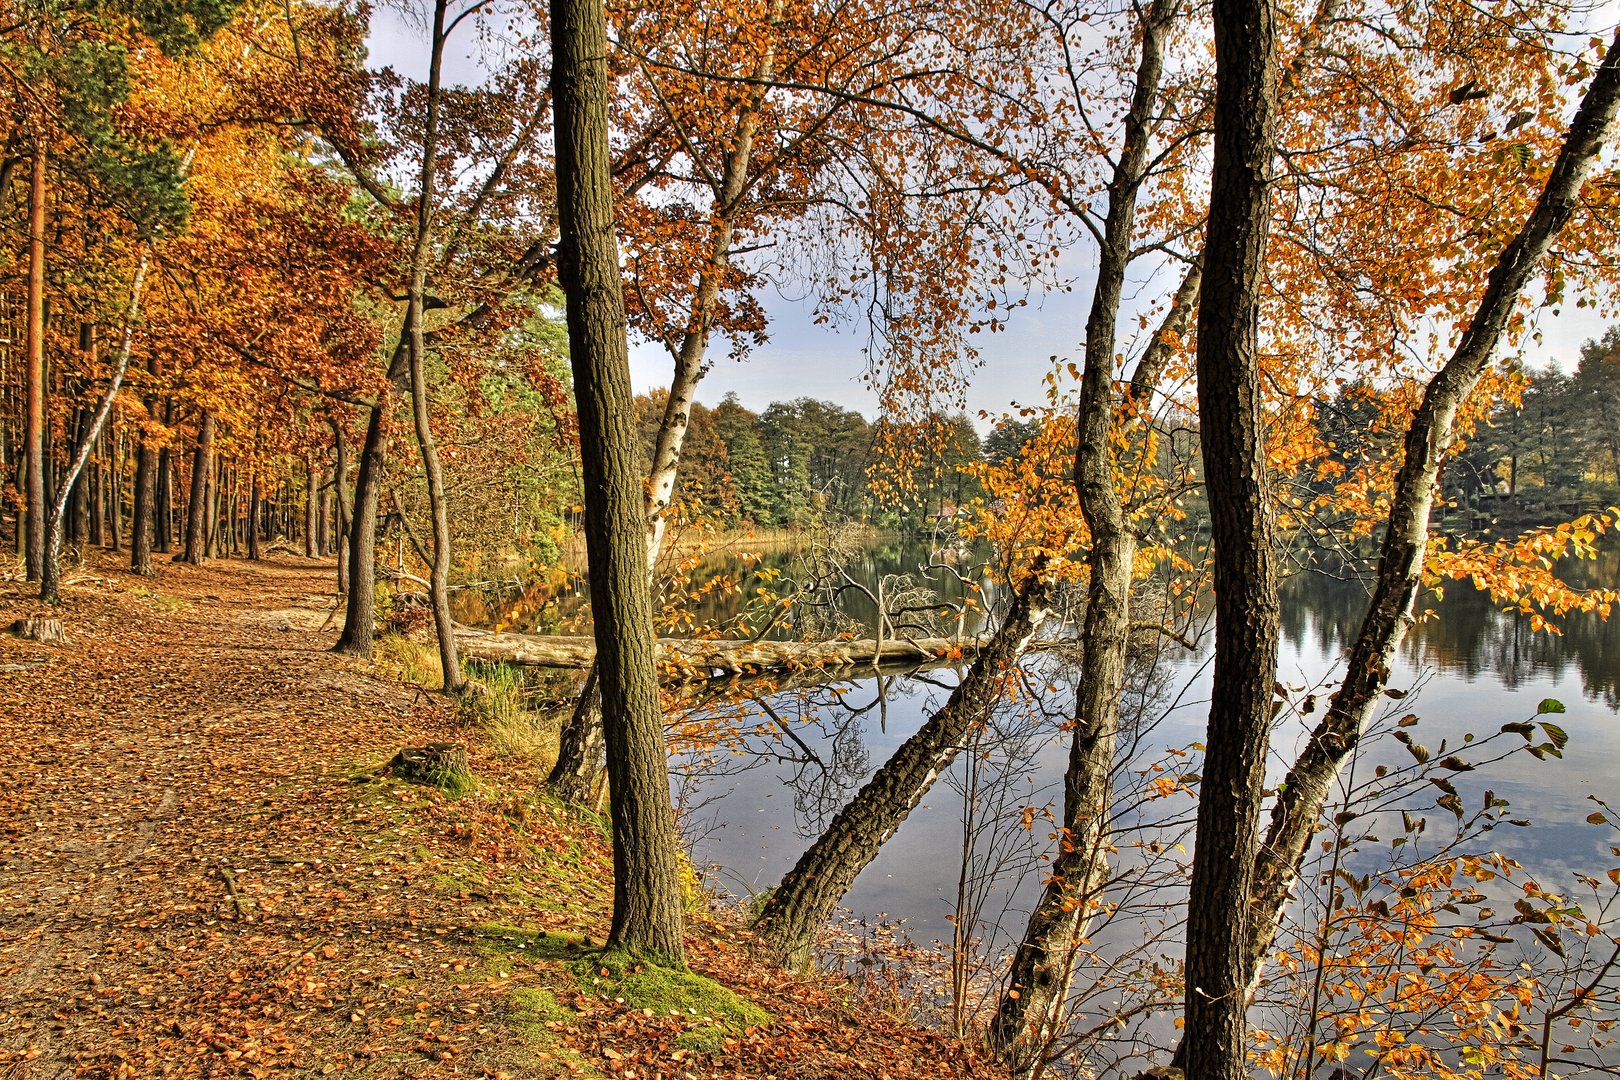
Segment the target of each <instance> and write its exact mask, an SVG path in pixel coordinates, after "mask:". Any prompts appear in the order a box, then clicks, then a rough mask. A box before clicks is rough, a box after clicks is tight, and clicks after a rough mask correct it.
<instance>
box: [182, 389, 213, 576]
mask: <svg viewBox="0 0 1620 1080" xmlns="http://www.w3.org/2000/svg"><path fill="white" fill-rule="evenodd" d="M213 468H214V413H213V411H212V410H211V409H204V410H203V414H202V419H201V420H200V421H199V422H198V424H197V445H196V448H195V449H194V450H193V451H192V456H191V495H190V497H189V498H188V499H187V500H186V548H185V550H184V551H182V552H181V553H180V558H179V560H178V561H180V562H187V563H191V564H192V565H193V566H200V565H201V564H202V561H203V559H204V558H205V557H206V555H207V552H208V477H209V474H210V473H212V472H213Z"/></svg>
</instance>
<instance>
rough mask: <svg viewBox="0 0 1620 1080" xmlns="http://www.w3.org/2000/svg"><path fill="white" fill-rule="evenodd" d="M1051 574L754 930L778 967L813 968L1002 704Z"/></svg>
mask: <svg viewBox="0 0 1620 1080" xmlns="http://www.w3.org/2000/svg"><path fill="white" fill-rule="evenodd" d="M1044 573H1045V564H1044V561H1042V562H1039V563H1037V565H1036V566H1035V567H1034V568H1033V569H1032V570H1031V573H1030V576H1029V579H1028V580H1027V582H1025V583H1024V584H1023V585H1021V586H1020V587H1019V589H1018V592H1017V594H1016V595H1015V596H1014V598H1013V603H1012V606H1011V609H1010V610H1009V611H1008V612H1007V617H1006V619H1005V620H1004V621H1003V622H1002V624H1001V626H1000V627H999V628H998V629H997V630H996V632H995V634H994V635H993V636H992V637H991V639H990V641H989V642H987V643H986V645H985V647H984V648H983V649H982V650H981V651H980V653H979V655H978V656H977V657H976V658H975V659H974V661H973V664H972V666H970V667H969V668H968V670H967V674H966V675H964V676H963V678H962V681H961V683H959V684H958V685H957V687H956V689H955V690H953V691H952V692H951V696H950V698H949V699H948V700H947V701H946V702H945V704H944V706H942V707H941V708H940V709H939V711H938V712H936V713H934V714H933V715H932V716H930V717H929V718H928V720H927V722H926V723H924V724H923V726H922V727H921V729H919V730H918V731H917V733H916V734H915V735H913V736H912V737H911V738H909V739H907V740H906V741H905V743H904V744H902V745H901V747H900V749H898V750H896V751H895V752H894V756H893V757H891V758H889V760H888V761H887V762H885V763H884V765H883V767H882V768H881V769H879V770H878V771H877V772H876V773H875V774H873V776H872V779H870V780H868V781H867V782H866V786H865V787H863V788H861V790H860V792H859V794H857V795H856V796H855V798H854V799H852V800H851V801H850V803H849V805H847V806H845V807H844V808H843V809H842V810H840V811H839V812H838V814H837V816H836V817H834V818H833V820H832V822H831V824H829V825H828V826H827V828H826V830H825V831H824V832H823V833H822V834H821V836H820V837H819V838H818V839H817V840H816V842H815V843H814V844H812V845H810V848H809V850H807V851H806V852H805V853H804V854H803V855H802V856H800V858H799V861H798V863H796V864H795V865H794V867H793V869H792V870H789V871H788V872H787V875H786V876H784V877H783V878H782V881H781V884H779V885H777V887H776V888H775V889H774V890H773V891H772V893H771V895H770V899H769V900H767V901H766V902H765V907H764V909H763V910H762V911H761V912H760V914H759V917H758V918H757V919H755V921H754V929H755V930H756V931H757V932H758V933H759V935H760V938H761V940H762V941H763V942H764V944H765V947H766V949H767V951H768V952H769V954H770V956H771V958H772V959H773V960H775V961H776V962H777V963H780V964H782V965H783V966H785V967H790V968H791V967H800V966H802V965H804V964H805V963H806V962H808V960H809V958H810V950H811V948H812V947H813V946H814V944H815V939H816V934H817V932H818V931H819V930H820V929H821V927H822V926H823V925H824V924H825V923H826V921H827V919H828V918H829V917H830V916H831V915H832V912H833V909H834V908H835V907H837V906H838V901H839V900H840V899H842V898H843V896H844V893H846V892H848V891H849V887H850V886H851V885H852V884H854V882H855V878H856V876H857V875H859V874H860V872H861V871H862V870H864V869H865V868H866V867H867V866H868V865H869V864H870V863H871V862H872V860H873V859H875V858H876V857H877V853H878V850H879V849H880V848H881V847H882V846H883V845H884V843H886V842H887V841H888V839H889V837H891V836H893V835H894V832H895V830H896V829H898V828H899V827H900V824H901V822H903V821H905V819H906V817H907V816H908V815H909V814H910V813H911V811H912V808H913V807H915V806H916V805H917V803H918V802H919V801H920V800H921V799H922V797H923V796H924V795H925V794H927V792H928V789H929V788H930V787H932V786H933V783H934V781H935V780H937V779H938V778H939V777H940V775H941V774H943V773H944V772H945V770H946V769H947V768H949V767H950V764H951V762H952V761H954V760H955V759H956V755H957V753H958V752H959V751H960V750H961V749H962V746H963V745H964V743H965V740H966V737H967V734H968V732H969V731H970V730H971V729H972V728H973V726H974V725H975V724H979V723H982V722H983V721H984V719H985V718H986V717H987V716H988V715H989V713H990V711H991V710H992V709H993V708H994V707H995V705H996V702H997V701H998V700H1000V698H1001V694H1002V690H1003V686H1004V684H1005V681H1006V680H1007V679H1008V678H1010V677H1012V676H1013V673H1014V671H1015V669H1016V667H1017V664H1018V658H1019V657H1020V656H1021V655H1022V654H1023V652H1024V650H1025V649H1026V648H1028V647H1029V643H1030V642H1031V641H1032V640H1034V638H1035V635H1036V633H1037V632H1038V631H1039V630H1040V628H1041V624H1042V623H1044V622H1045V621H1046V616H1047V603H1048V594H1049V591H1050V586H1049V585H1048V583H1047V582H1046V581H1045V580H1044V577H1043V575H1044ZM610 760H611V759H610Z"/></svg>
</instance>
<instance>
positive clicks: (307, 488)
mask: <svg viewBox="0 0 1620 1080" xmlns="http://www.w3.org/2000/svg"><path fill="white" fill-rule="evenodd" d="M320 486H321V483H320V478H319V477H318V476H316V474H315V458H314V456H313V455H310V454H305V455H304V558H306V559H313V558H315V557H316V556H317V555H319V554H320V553H321V549H320V537H319V536H318V535H317V533H316V526H315V517H316V514H315V500H316V499H318V498H319V497H320V496H319V495H318V494H317V492H318V491H319V490H320Z"/></svg>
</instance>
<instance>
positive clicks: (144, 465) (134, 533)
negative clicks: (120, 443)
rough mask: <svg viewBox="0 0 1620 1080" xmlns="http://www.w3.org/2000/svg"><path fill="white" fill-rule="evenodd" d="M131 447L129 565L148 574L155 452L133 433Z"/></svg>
mask: <svg viewBox="0 0 1620 1080" xmlns="http://www.w3.org/2000/svg"><path fill="white" fill-rule="evenodd" d="M136 440H137V448H136V450H135V512H134V516H133V519H132V520H131V522H130V538H129V568H130V569H131V570H133V571H134V572H135V573H137V574H140V575H142V576H143V577H151V576H152V574H153V573H154V572H155V571H154V570H153V569H152V537H153V535H154V530H155V528H156V526H157V521H156V513H155V511H156V509H157V499H156V498H155V496H156V494H157V493H156V491H154V490H153V489H154V487H155V486H156V483H157V451H155V450H153V449H152V447H151V446H150V445H148V444H147V441H146V439H145V437H144V436H140V435H137V436H136Z"/></svg>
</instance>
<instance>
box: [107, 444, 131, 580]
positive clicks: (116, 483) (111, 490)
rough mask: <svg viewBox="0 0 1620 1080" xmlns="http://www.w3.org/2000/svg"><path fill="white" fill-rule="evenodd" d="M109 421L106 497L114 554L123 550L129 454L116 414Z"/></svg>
mask: <svg viewBox="0 0 1620 1080" xmlns="http://www.w3.org/2000/svg"><path fill="white" fill-rule="evenodd" d="M111 423H112V424H113V446H114V449H113V459H112V467H111V468H110V469H109V470H108V492H107V497H108V516H109V517H110V518H111V520H112V550H113V554H115V555H116V554H120V553H122V552H123V550H124V462H125V459H126V458H127V457H128V456H129V444H128V442H127V440H125V438H124V432H123V430H122V427H121V426H120V425H119V424H118V418H117V416H116V415H115V416H114V417H113V419H112V421H111Z"/></svg>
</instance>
